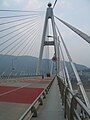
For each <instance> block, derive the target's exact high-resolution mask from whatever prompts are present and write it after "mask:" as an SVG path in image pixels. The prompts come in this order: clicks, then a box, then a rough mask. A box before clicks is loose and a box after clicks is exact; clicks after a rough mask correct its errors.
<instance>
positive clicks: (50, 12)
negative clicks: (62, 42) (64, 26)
mask: <svg viewBox="0 0 90 120" xmlns="http://www.w3.org/2000/svg"><path fill="white" fill-rule="evenodd" d="M49 19H51V24H52V32H53V36H47V37H52V38H53V41H46V40H45V39H46V33H47V27H48V21H49ZM45 46H54V53H55V56H56V57H57V58H58V55H59V53H58V36H57V32H56V27H55V20H54V14H53V8H52V4H51V3H48V8H47V11H46V17H45V22H44V29H43V34H42V41H41V48H40V54H39V59H38V64H37V70H36V75H39V74H40V70H41V61H42V56H43V50H44V47H45ZM56 69H57V73H59V68H58V63H57V61H56Z"/></svg>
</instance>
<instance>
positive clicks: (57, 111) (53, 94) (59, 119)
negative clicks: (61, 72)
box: [32, 79, 64, 120]
mask: <svg viewBox="0 0 90 120" xmlns="http://www.w3.org/2000/svg"><path fill="white" fill-rule="evenodd" d="M63 114H64V113H63V106H62V104H61V98H60V93H59V88H58V83H57V80H56V79H55V81H54V82H53V85H52V87H51V89H50V93H49V95H48V97H47V100H46V102H45V104H44V105H43V106H42V107H40V109H39V110H38V117H36V118H32V120H64V115H63Z"/></svg>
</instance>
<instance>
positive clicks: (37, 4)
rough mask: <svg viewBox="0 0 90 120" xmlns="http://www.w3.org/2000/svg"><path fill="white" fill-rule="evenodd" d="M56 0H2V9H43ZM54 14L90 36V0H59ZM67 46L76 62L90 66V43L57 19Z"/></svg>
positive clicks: (0, 2)
mask: <svg viewBox="0 0 90 120" xmlns="http://www.w3.org/2000/svg"><path fill="white" fill-rule="evenodd" d="M48 2H51V3H52V4H53V3H54V0H49V1H48V0H0V9H18V10H42V11H46V8H47V3H48ZM54 14H55V15H56V16H57V17H59V18H61V19H62V20H64V21H66V22H68V23H69V24H71V25H73V26H74V27H76V28H78V29H79V30H81V31H83V32H84V33H86V34H87V35H89V36H90V0H57V4H56V6H55V8H54ZM55 21H56V23H57V25H58V27H59V29H60V32H61V34H62V36H63V38H64V41H65V43H66V46H67V47H68V50H69V52H70V55H71V56H72V59H73V61H74V62H76V63H80V64H83V65H86V66H88V67H90V44H88V43H87V42H86V41H84V40H83V39H82V38H80V37H79V36H78V35H76V34H75V33H74V32H72V31H71V30H70V29H69V28H67V27H66V26H65V25H63V24H62V23H60V22H59V21H58V20H56V19H55Z"/></svg>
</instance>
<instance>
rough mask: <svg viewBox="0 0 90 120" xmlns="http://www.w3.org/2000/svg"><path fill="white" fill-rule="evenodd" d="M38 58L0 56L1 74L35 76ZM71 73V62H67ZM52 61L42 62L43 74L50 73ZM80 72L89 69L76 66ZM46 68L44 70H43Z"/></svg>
mask: <svg viewBox="0 0 90 120" xmlns="http://www.w3.org/2000/svg"><path fill="white" fill-rule="evenodd" d="M37 62H38V58H36V57H32V56H18V57H17V56H11V55H0V74H2V73H3V74H4V72H5V74H10V73H12V72H13V73H14V74H15V73H17V74H29V73H30V74H35V73H36V66H37ZM66 64H67V68H68V70H69V72H72V69H71V66H70V63H69V62H66ZM50 65H51V60H48V59H44V60H43V61H42V68H41V70H42V73H41V74H44V73H45V71H47V73H48V72H49V71H50ZM75 66H76V68H77V70H78V71H80V70H85V69H88V68H87V67H86V66H84V65H80V64H75ZM43 68H44V69H43Z"/></svg>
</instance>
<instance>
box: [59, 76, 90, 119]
mask: <svg viewBox="0 0 90 120" xmlns="http://www.w3.org/2000/svg"><path fill="white" fill-rule="evenodd" d="M57 80H58V85H59V89H60V93H61V98H62V105H63V106H64V117H65V118H67V119H68V120H90V110H89V109H88V107H87V106H86V105H85V104H84V103H83V101H82V100H81V99H80V98H79V97H78V94H75V93H74V92H73V91H71V90H70V89H69V88H68V87H67V86H66V85H65V83H64V82H63V80H62V79H61V78H60V77H58V76H57Z"/></svg>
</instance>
